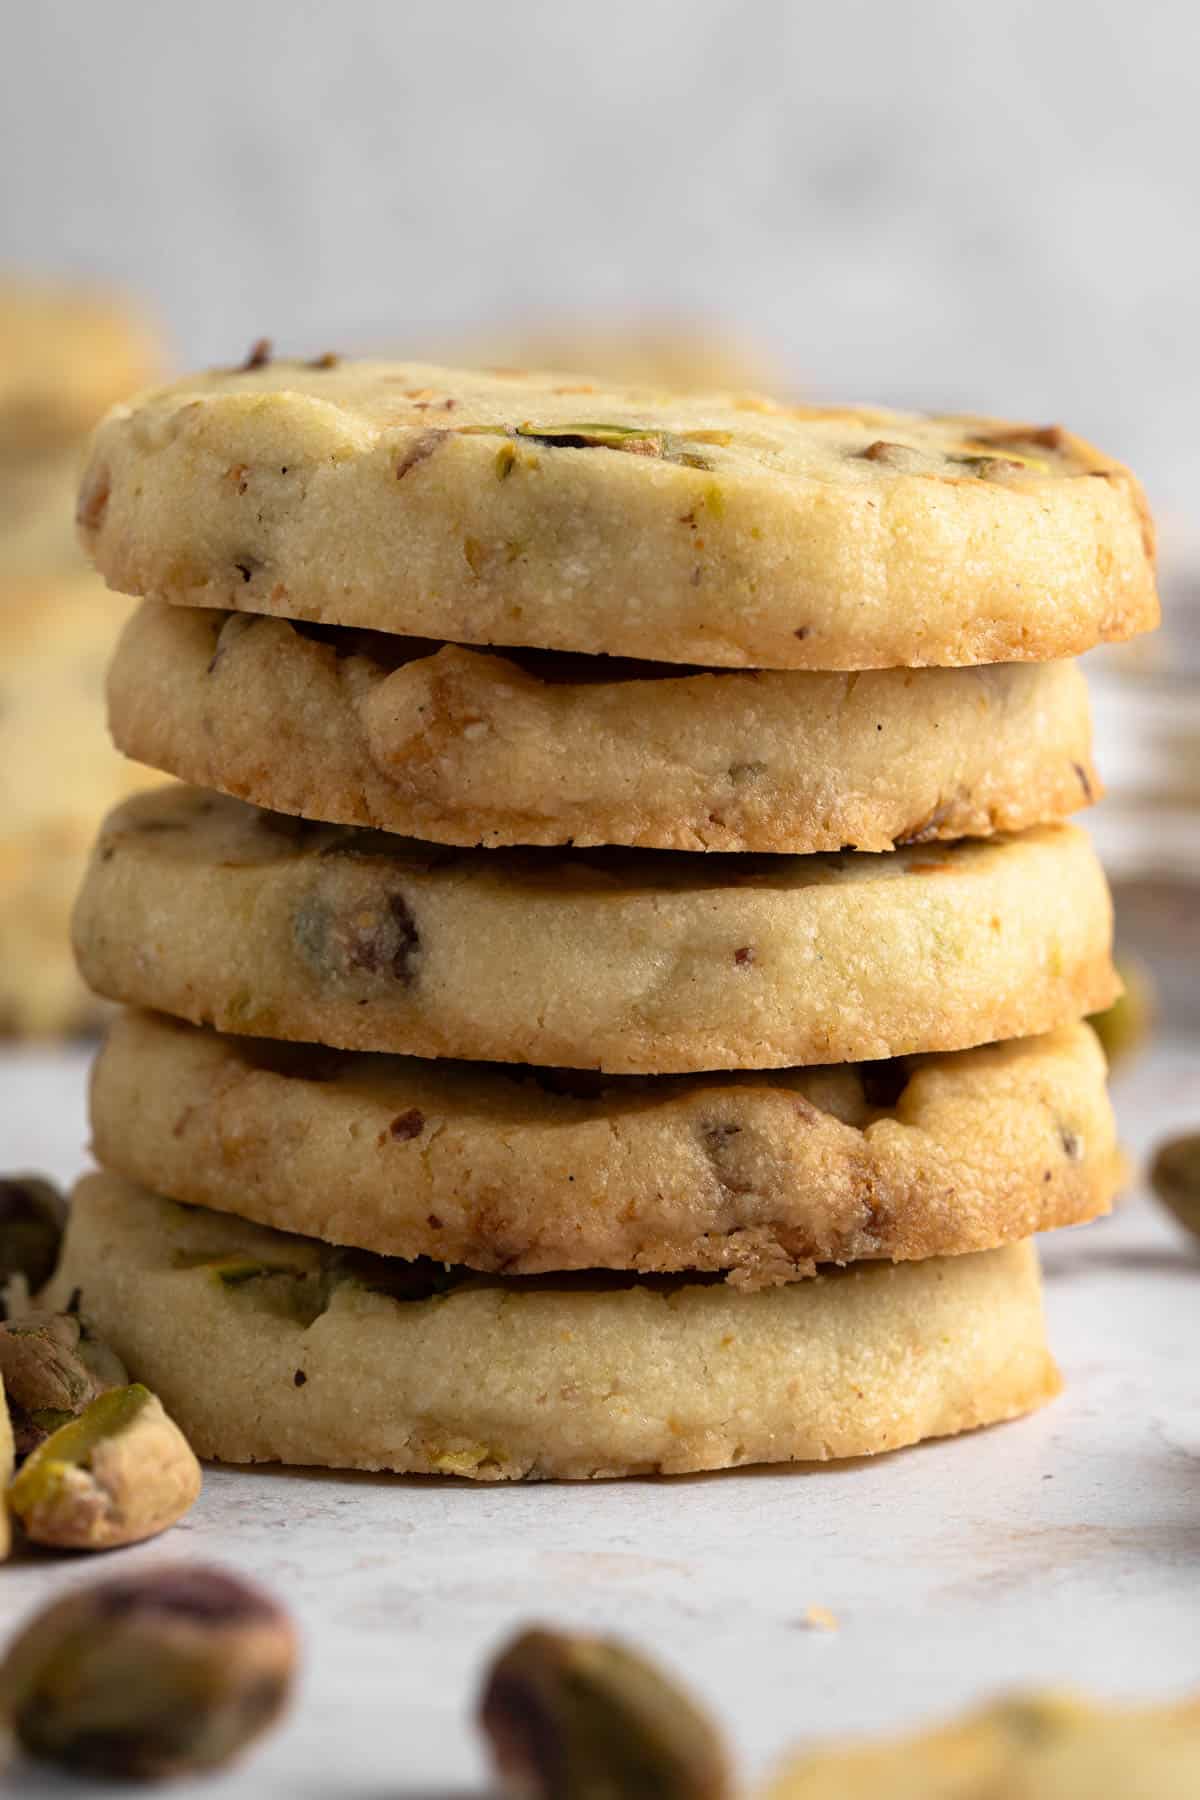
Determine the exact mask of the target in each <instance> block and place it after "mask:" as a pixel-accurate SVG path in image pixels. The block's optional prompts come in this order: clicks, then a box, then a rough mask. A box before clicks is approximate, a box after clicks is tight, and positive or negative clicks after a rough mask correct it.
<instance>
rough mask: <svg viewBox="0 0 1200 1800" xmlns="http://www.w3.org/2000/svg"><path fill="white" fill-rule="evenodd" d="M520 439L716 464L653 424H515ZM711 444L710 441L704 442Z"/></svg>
mask: <svg viewBox="0 0 1200 1800" xmlns="http://www.w3.org/2000/svg"><path fill="white" fill-rule="evenodd" d="M513 430H514V432H515V434H516V435H517V437H523V438H530V439H532V440H533V442H534V443H537V444H545V445H547V446H548V447H549V448H551V449H560V450H592V449H597V450H624V451H627V452H630V453H631V454H633V455H637V456H652V457H657V458H659V459H660V460H661V461H663V462H673V463H682V464H683V465H684V466H685V467H687V468H689V469H711V468H712V463H711V462H710V461H709V459H708V458H707V457H706V456H704V455H702V454H701V452H700V451H699V450H697V449H696V448H695V444H694V442H691V441H689V440H687V439H685V438H682V437H679V436H677V435H676V434H675V433H674V432H671V431H664V430H661V429H659V428H658V427H656V426H653V425H593V424H587V425H531V424H528V423H527V424H524V425H515V426H514V427H513ZM703 441H705V442H707V441H710V440H708V439H705V440H703Z"/></svg>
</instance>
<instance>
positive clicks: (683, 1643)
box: [0, 1039, 1200, 1800]
mask: <svg viewBox="0 0 1200 1800" xmlns="http://www.w3.org/2000/svg"><path fill="white" fill-rule="evenodd" d="M83 1066H84V1065H83V1058H82V1057H81V1056H74V1057H58V1056H41V1057H36V1056H34V1057H11V1056H10V1057H9V1058H8V1059H7V1060H4V1061H0V1107H2V1114H3V1128H4V1129H3V1145H2V1154H0V1162H2V1164H3V1165H4V1166H7V1167H14V1166H20V1165H22V1164H39V1165H42V1166H46V1167H49V1168H52V1169H54V1170H55V1171H56V1172H57V1173H59V1174H60V1175H63V1176H66V1175H69V1174H70V1173H71V1171H72V1170H73V1169H75V1168H76V1167H77V1166H78V1163H79V1159H80V1146H81V1143H82V1140H83V1136H84V1130H83V1123H82V1077H83ZM1117 1098H1118V1105H1119V1110H1120V1113H1121V1119H1122V1127H1123V1131H1124V1134H1125V1137H1126V1140H1127V1142H1128V1145H1129V1147H1130V1149H1131V1151H1133V1152H1134V1153H1135V1155H1137V1156H1139V1157H1140V1155H1141V1154H1142V1152H1143V1151H1144V1150H1145V1148H1146V1146H1147V1144H1148V1143H1150V1142H1153V1141H1154V1140H1155V1139H1157V1138H1158V1137H1159V1136H1160V1135H1162V1134H1163V1133H1164V1132H1166V1131H1168V1130H1170V1129H1173V1128H1177V1127H1181V1126H1183V1125H1185V1124H1187V1123H1189V1122H1190V1123H1193V1124H1195V1123H1200V1040H1196V1039H1193V1040H1185V1039H1175V1040H1172V1041H1170V1042H1167V1043H1164V1044H1161V1045H1160V1046H1159V1047H1158V1048H1157V1049H1156V1050H1155V1051H1154V1052H1153V1053H1152V1054H1151V1055H1150V1056H1148V1057H1147V1058H1146V1059H1144V1060H1143V1061H1142V1063H1141V1064H1140V1065H1139V1066H1138V1067H1137V1068H1135V1069H1134V1070H1133V1071H1132V1072H1131V1073H1130V1074H1129V1075H1128V1076H1127V1077H1125V1078H1124V1079H1123V1080H1122V1081H1121V1082H1119V1083H1118V1088H1117ZM1046 1265H1047V1274H1048V1281H1047V1303H1048V1306H1049V1310H1050V1320H1051V1329H1052V1335H1053V1339H1054V1343H1055V1346H1056V1349H1057V1351H1058V1353H1059V1357H1060V1360H1061V1362H1062V1365H1063V1369H1064V1373H1065V1375H1066V1378H1067V1391H1066V1393H1065V1394H1064V1396H1063V1397H1062V1398H1061V1399H1060V1400H1059V1401H1057V1402H1056V1403H1055V1404H1054V1405H1053V1406H1052V1407H1050V1408H1049V1409H1048V1410H1047V1411H1045V1412H1043V1413H1041V1414H1040V1415H1038V1416H1037V1417H1035V1418H1033V1419H1030V1420H1026V1421H1023V1422H1019V1423H1016V1424H1013V1425H1009V1426H1003V1427H1000V1428H998V1429H995V1430H992V1431H988V1432H983V1433H979V1434H976V1435H975V1436H973V1437H967V1438H962V1439H959V1440H957V1441H954V1442H949V1443H943V1444H934V1445H926V1446H924V1447H921V1448H919V1449H917V1450H914V1451H906V1452H901V1453H899V1454H898V1455H895V1456H892V1457H888V1458H883V1459H881V1460H879V1461H877V1462H864V1463H861V1464H858V1465H853V1466H843V1467H836V1466H835V1467H831V1468H828V1469H823V1470H817V1471H815V1472H798V1471H795V1470H791V1471H788V1470H776V1471H762V1472H751V1473H746V1472H738V1473H733V1474H727V1475H720V1476H714V1477H697V1478H691V1479H687V1480H684V1481H675V1482H665V1481H638V1482H630V1483H623V1484H608V1485H599V1486H595V1487H584V1486H580V1487H566V1486H563V1487H551V1486H539V1487H514V1488H482V1489H475V1488H472V1487H470V1486H468V1485H465V1484H463V1485H456V1484H454V1483H451V1482H430V1481H405V1480H394V1479H387V1478H374V1477H363V1476H354V1477H350V1478H345V1477H340V1476H336V1475H322V1476H313V1475H302V1474H291V1473H286V1472H282V1471H258V1472H253V1471H243V1472H237V1471H220V1470H213V1471H211V1472H210V1473H209V1475H208V1480H207V1486H206V1489H205V1493H204V1496H203V1498H202V1500H201V1502H200V1503H199V1505H198V1506H197V1507H196V1509H195V1511H194V1512H193V1514H192V1515H191V1516H190V1518H189V1519H188V1520H187V1521H186V1522H185V1523H184V1524H183V1525H182V1526H180V1527H179V1528H177V1529H176V1530H175V1531H174V1532H173V1533H171V1534H170V1535H169V1536H168V1537H167V1538H166V1539H164V1540H162V1541H160V1542H159V1543H155V1544H151V1545H149V1546H146V1547H144V1548H142V1549H140V1550H136V1551H128V1552H124V1553H122V1555H121V1557H120V1566H121V1567H123V1568H126V1567H130V1566H134V1565H135V1564H137V1563H138V1562H145V1563H151V1562H154V1561H157V1560H159V1559H166V1558H174V1557H178V1556H185V1557H212V1558H219V1559H221V1560H222V1561H224V1562H227V1563H229V1564H232V1565H234V1566H236V1567H238V1568H241V1569H244V1570H246V1571H247V1572H249V1573H252V1574H253V1575H255V1576H257V1577H258V1578H260V1579H261V1580H263V1581H265V1582H267V1583H269V1584H270V1585H271V1586H272V1587H273V1588H275V1589H276V1590H277V1591H278V1592H279V1593H280V1594H281V1595H283V1596H284V1598H285V1599H286V1600H287V1602H288V1603H289V1604H290V1605H291V1606H292V1607H293V1608H294V1609H295V1612H296V1613H297V1615H298V1617H299V1619H300V1621H301V1623H302V1626H303V1630H304V1634H305V1639H306V1666H305V1675H304V1682H303V1687H302V1691H301V1693H300V1696H299V1701H298V1704H297V1705H296V1706H295V1707H294V1709H293V1711H292V1713H291V1715H290V1717H289V1719H288V1721H287V1723H286V1724H285V1725H284V1727H283V1728H282V1729H281V1730H279V1731H278V1732H277V1733H276V1734H275V1735H274V1736H272V1737H271V1738H270V1739H269V1740H268V1741H267V1742H266V1743H265V1745H264V1746H263V1748H262V1750H261V1751H260V1753H259V1754H257V1755H256V1756H254V1757H253V1758H252V1759H251V1760H250V1761H248V1762H246V1763H245V1764H243V1765H242V1766H241V1767H240V1768H239V1769H238V1770H237V1771H236V1772H235V1773H233V1774H232V1775H230V1776H229V1777H228V1778H225V1779H223V1780H219V1781H217V1782H209V1783H203V1784H197V1785H195V1786H194V1787H193V1786H192V1785H191V1784H187V1783H185V1784H184V1785H182V1786H180V1787H177V1788H173V1789H172V1792H173V1793H174V1794H176V1795H178V1796H179V1800H187V1797H188V1796H190V1795H191V1794H192V1793H193V1792H194V1793H195V1794H196V1795H201V1794H204V1795H213V1794H218V1793H219V1794H221V1795H226V1796H228V1797H229V1800H248V1797H249V1796H264V1795H271V1796H273V1795H280V1796H282V1795H288V1796H292V1797H294V1800H309V1796H312V1797H313V1800H316V1797H317V1796H321V1800H337V1797H339V1796H345V1800H383V1797H384V1796H385V1795H386V1796H402V1797H403V1796H409V1797H412V1800H415V1797H416V1796H419V1795H421V1796H435V1795H436V1796H445V1795H449V1794H454V1793H458V1794H462V1793H464V1792H469V1791H472V1790H474V1789H477V1788H479V1787H480V1785H481V1784H482V1779H483V1765H482V1761H481V1758H480V1754H479V1750H478V1746H477V1743H476V1740H475V1736H474V1732H473V1730H472V1726H471V1720H470V1713H471V1707H472V1702H473V1697H474V1692H475V1686H476V1682H477V1679H478V1675H479V1670H480V1667H481V1664H482V1662H483V1659H484V1658H485V1656H486V1655H487V1653H488V1651H489V1650H490V1648H491V1647H492V1646H493V1645H494V1644H496V1643H497V1642H498V1641H499V1640H500V1639H501V1638H502V1637H503V1636H504V1635H505V1634H506V1633H507V1632H509V1631H511V1630H512V1629H513V1628H514V1627H515V1626H516V1625H518V1624H519V1623H521V1622H523V1621H527V1620H530V1619H538V1618H540V1619H549V1620H555V1621H563V1622H566V1623H569V1624H577V1625H586V1626H590V1627H596V1628H599V1629H606V1630H608V1629H611V1630H617V1631H621V1632H625V1633H628V1634H629V1635H630V1636H631V1637H633V1638H634V1639H635V1640H636V1641H637V1642H639V1643H641V1644H643V1645H645V1646H646V1647H648V1648H650V1649H652V1650H653V1651H655V1652H656V1653H658V1654H660V1655H661V1656H663V1657H664V1658H666V1659H667V1660H668V1661H669V1662H670V1663H671V1664H673V1665H674V1666H675V1667H677V1668H678V1669H680V1670H681V1671H683V1672H684V1673H685V1674H686V1675H687V1676H688V1677H689V1679H690V1680H691V1681H692V1682H693V1683H694V1685H695V1687H696V1688H697V1689H698V1691H699V1692H700V1693H701V1694H703V1695H704V1696H705V1697H706V1698H707V1699H708V1700H709V1701H710V1702H711V1704H712V1705H713V1707H714V1708H715V1709H716V1710H717V1711H718V1712H719V1713H720V1715H721V1717H722V1718H723V1719H724V1720H725V1721H726V1723H727V1725H728V1727H729V1729H730V1732H731V1734H732V1736H733V1738H734V1740H735V1742H736V1746H737V1749H738V1752H739V1754H740V1756H741V1758H742V1761H743V1766H744V1768H745V1769H746V1771H747V1772H748V1773H757V1772H759V1771H760V1770H761V1769H763V1768H764V1767H766V1766H767V1765H768V1764H769V1763H770V1761H771V1760H772V1759H773V1758H775V1757H776V1756H777V1755H778V1753H779V1752H780V1751H781V1750H782V1749H783V1748H784V1746H785V1745H787V1744H789V1743H790V1742H793V1741H795V1740H796V1739H798V1738H802V1737H805V1736H808V1735H811V1734H819V1733H826V1732H831V1731H833V1732H840V1731H842V1730H855V1731H858V1730H872V1729H879V1728H885V1727H889V1726H894V1725H898V1724H908V1723H913V1722H915V1721H917V1720H919V1719H922V1718H924V1717H928V1716H930V1715H934V1714H938V1713H942V1712H945V1711H946V1710H947V1709H952V1708H955V1707H958V1706H960V1705H961V1704H963V1703H965V1702H967V1701H970V1700H972V1699H974V1698H976V1697H978V1696H980V1695H982V1694H984V1693H986V1692H989V1691H991V1690H993V1689H995V1688H1006V1687H1011V1686H1013V1685H1014V1684H1020V1683H1029V1682H1050V1681H1061V1680H1063V1679H1064V1678H1066V1679H1070V1680H1071V1681H1074V1682H1077V1683H1081V1684H1084V1685H1087V1686H1089V1687H1092V1688H1094V1689H1096V1690H1097V1691H1099V1692H1101V1693H1107V1694H1111V1695H1129V1696H1133V1695H1156V1694H1167V1693H1178V1692H1182V1691H1185V1690H1187V1689H1188V1688H1193V1689H1196V1688H1200V1630H1198V1629H1197V1623H1196V1621H1197V1618H1198V1617H1200V1384H1198V1382H1197V1369H1198V1367H1200V1255H1197V1253H1196V1251H1195V1249H1194V1247H1192V1246H1191V1245H1190V1244H1189V1243H1188V1242H1187V1241H1186V1240H1184V1239H1183V1238H1182V1237H1181V1236H1180V1235H1179V1234H1178V1233H1177V1231H1176V1230H1175V1228H1174V1227H1173V1226H1172V1225H1171V1224H1170V1223H1169V1222H1168V1221H1166V1220H1165V1219H1164V1218H1163V1217H1162V1216H1160V1215H1159V1214H1158V1213H1157V1212H1156V1211H1155V1210H1154V1208H1153V1206H1152V1204H1151V1203H1150V1202H1149V1201H1148V1200H1147V1199H1146V1198H1145V1197H1144V1196H1143V1195H1140V1194H1137V1195H1134V1196H1133V1197H1132V1198H1131V1199H1130V1200H1129V1201H1128V1202H1127V1203H1126V1204H1125V1205H1124V1206H1123V1207H1122V1209H1121V1211H1120V1212H1119V1214H1118V1215H1117V1216H1116V1217H1115V1218H1114V1219H1113V1220H1111V1221H1107V1222H1105V1223H1103V1224H1100V1225H1097V1226H1093V1227H1089V1228H1087V1229H1085V1230H1082V1231H1076V1232H1072V1233H1063V1234H1060V1235H1059V1236H1058V1238H1057V1239H1055V1240H1051V1241H1050V1242H1049V1243H1048V1245H1047V1250H1046ZM116 1566H117V1561H116V1559H113V1560H112V1561H109V1562H107V1563H103V1562H100V1561H97V1562H96V1563H95V1564H94V1565H93V1564H90V1563H89V1564H88V1566H87V1567H86V1569H85V1568H83V1567H82V1566H81V1564H80V1563H79V1562H78V1561H70V1562H64V1561H55V1560H52V1559H50V1558H40V1557H39V1558H36V1559H32V1558H30V1559H26V1560H21V1561H18V1562H16V1563H14V1564H13V1565H11V1566H10V1567H9V1568H7V1569H5V1570H3V1571H0V1616H2V1619H3V1622H4V1625H5V1628H6V1629H7V1627H8V1626H9V1624H10V1623H12V1622H15V1620H17V1619H18V1618H19V1617H20V1616H21V1615H22V1614H23V1612H24V1611H25V1609H26V1608H27V1607H29V1606H32V1605H33V1604H35V1603H36V1602H38V1601H40V1600H42V1599H44V1598H45V1597H46V1596H47V1595H49V1594H50V1593H52V1592H53V1591H55V1590H57V1589H60V1588H62V1587H64V1586H68V1585H70V1584H72V1583H74V1582H77V1581H78V1580H79V1579H81V1577H82V1576H84V1575H91V1574H92V1573H93V1571H94V1572H95V1573H101V1572H102V1571H103V1570H105V1569H106V1568H107V1569H112V1568H115V1567H116ZM812 1605H819V1606H825V1607H828V1608H830V1609H831V1611H832V1612H833V1613H834V1614H836V1616H837V1618H838V1620H839V1622H840V1629H839V1630H838V1631H836V1632H835V1633H827V1632H822V1631H817V1630H813V1629H812V1628H811V1627H807V1626H806V1624H805V1620H804V1615H805V1612H806V1609H807V1608H808V1607H810V1606H812ZM52 1791H65V1790H63V1789H61V1788H60V1787H59V1785H58V1784H56V1783H55V1782H54V1781H53V1779H48V1778H46V1777H43V1776H40V1775H38V1774H37V1773H36V1772H34V1771H32V1770H30V1769H29V1768H28V1767H27V1766H19V1767H16V1768H13V1769H11V1770H10V1771H9V1773H8V1775H7V1777H6V1778H2V1777H0V1795H8V1794H18V1793H26V1792H28V1793H31V1794H32V1793H42V1792H52ZM71 1791H76V1790H74V1789H72V1790H71ZM103 1791H104V1792H106V1793H112V1792H113V1790H112V1789H105V1790H103Z"/></svg>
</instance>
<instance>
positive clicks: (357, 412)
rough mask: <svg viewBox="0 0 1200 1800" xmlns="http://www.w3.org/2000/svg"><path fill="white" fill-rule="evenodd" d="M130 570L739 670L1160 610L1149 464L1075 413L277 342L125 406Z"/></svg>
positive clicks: (437, 624)
mask: <svg viewBox="0 0 1200 1800" xmlns="http://www.w3.org/2000/svg"><path fill="white" fill-rule="evenodd" d="M79 517H80V524H81V529H82V532H83V537H84V541H85V543H86V545H87V546H88V548H89V549H90V550H91V551H92V553H93V554H94V556H95V558H96V562H97V565H98V567H99V568H100V570H101V572H102V573H103V574H104V575H105V576H106V577H107V578H108V580H109V581H110V582H111V583H112V585H113V586H114V587H118V588H121V589H123V590H124V591H125V592H127V593H134V594H142V595H146V596H149V597H151V598H157V599H169V600H175V601H179V602H182V603H184V604H187V605H193V606H206V607H221V608H233V609H239V610H245V611H247V612H258V613H276V614H281V615H283V616H285V617H289V618H298V619H310V620H316V621H318V622H325V623H328V624H340V625H358V626H364V627H367V628H369V629H376V630H380V631H391V632H400V633H411V634H415V635H419V636H423V637H432V638H437V639H439V640H449V641H451V642H460V643H499V644H534V645H543V646H546V647H549V648H552V649H560V650H580V651H584V652H587V653H589V654H595V653H604V652H607V653H611V654H617V655H625V656H638V657H648V658H650V659H657V660H667V661H671V662H687V663H700V664H705V665H718V666H729V667H735V668H747V667H749V668H784V669H787V668H793V669H860V668H863V669H867V668H896V667H913V666H921V665H925V664H968V663H994V662H1017V661H1019V662H1025V661H1032V662H1045V661H1050V660H1052V659H1054V658H1056V657H1063V656H1074V655H1076V654H1077V653H1079V652H1080V651H1083V650H1086V649H1089V648H1090V647H1091V646H1092V645H1094V644H1096V643H1099V642H1101V641H1103V640H1104V639H1108V638H1124V637H1129V636H1131V635H1132V634H1133V633H1135V632H1138V631H1145V630H1148V629H1150V627H1152V626H1153V625H1154V624H1156V623H1157V620H1158V601H1157V598H1156V594H1155V587H1154V568H1153V533H1152V529H1151V526H1150V522H1149V515H1148V513H1147V510H1146V504H1145V500H1144V498H1143V495H1142V492H1141V489H1140V488H1139V487H1138V484H1137V482H1136V481H1135V480H1134V478H1133V477H1132V475H1130V473H1129V471H1128V470H1126V469H1124V468H1122V467H1121V466H1120V464H1119V463H1115V462H1112V461H1111V460H1110V459H1109V458H1107V457H1105V456H1102V455H1101V454H1100V453H1099V452H1097V451H1095V450H1093V449H1091V448H1090V447H1089V446H1088V445H1086V444H1083V443H1081V442H1080V441H1079V440H1078V439H1077V438H1073V437H1071V436H1070V434H1069V433H1067V432H1065V431H1062V430H1060V429H1059V428H1057V427H1051V428H1038V427H1035V426H1029V425H1010V424H1005V423H1003V422H1000V421H997V420H995V419H983V418H969V417H961V418H934V417H929V416H926V415H922V414H916V413H893V412H887V411H883V410H871V409H866V408H860V409H853V408H821V407H784V406H776V405H773V404H772V403H771V402H769V401H764V400H753V399H751V400H747V399H743V398H733V397H730V396H721V395H707V396H695V395H690V396H682V395H676V394H668V393H655V392H653V391H649V390H647V391H642V390H638V389H613V390H609V391H607V392H606V391H604V390H603V389H601V388H597V387H595V386H593V385H592V384H590V383H586V382H584V383H580V382H578V381H571V380H570V379H569V378H563V377H556V376H553V375H512V374H507V375H506V374H502V373H492V374H478V373H476V374H472V373H466V372H463V371H461V370H450V369H442V368H434V367H430V366H426V365H420V364H404V363H340V364H339V363H336V362H334V363H328V362H324V361H322V362H321V363H319V364H317V365H306V364H300V363H270V362H268V361H265V360H263V359H252V360H251V362H250V364H249V365H248V366H247V367H245V368H243V369H234V370H223V371H217V372H216V373H213V374H209V375H197V376H192V377H190V378H189V379H187V380H185V381H182V382H178V383H176V384H175V385H174V386H171V387H168V388H164V389H161V390H160V391H159V392H158V393H156V394H150V395H143V396H142V397H141V399H140V400H139V401H138V402H137V403H136V404H135V405H134V406H132V407H118V408H117V409H115V410H114V411H113V412H112V413H110V415H109V417H108V419H107V420H106V421H105V423H104V424H103V426H102V427H101V429H100V432H99V434H98V436H97V439H96V443H95V447H94V453H93V457H92V463H91V467H90V470H89V472H88V474H87V476H86V479H85V481H84V484H83V488H82V491H81V496H80V508H79Z"/></svg>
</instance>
